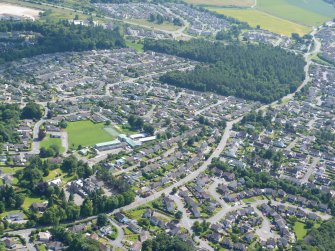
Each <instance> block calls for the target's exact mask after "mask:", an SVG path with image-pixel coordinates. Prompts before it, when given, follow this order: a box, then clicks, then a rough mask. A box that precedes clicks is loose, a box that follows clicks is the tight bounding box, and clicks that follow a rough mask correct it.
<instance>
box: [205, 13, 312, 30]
mask: <svg viewBox="0 0 335 251" xmlns="http://www.w3.org/2000/svg"><path fill="white" fill-rule="evenodd" d="M208 9H209V10H210V11H214V12H217V13H220V14H224V15H226V16H230V17H234V18H236V19H238V20H240V21H244V22H247V23H249V25H250V26H252V27H256V26H257V25H260V27H261V28H262V29H265V30H269V31H272V32H274V33H278V34H282V35H286V36H291V34H292V33H298V34H299V35H304V34H307V33H309V32H311V30H312V28H311V27H307V26H304V25H301V24H296V23H293V22H291V21H288V20H285V19H282V18H279V17H275V16H272V15H270V14H267V13H265V12H261V11H258V10H256V9H237V8H235V9H232V8H208Z"/></svg>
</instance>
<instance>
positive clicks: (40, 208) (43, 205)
mask: <svg viewBox="0 0 335 251" xmlns="http://www.w3.org/2000/svg"><path fill="white" fill-rule="evenodd" d="M47 207H48V202H47V201H45V202H34V203H33V204H31V206H30V208H31V209H32V210H34V211H37V212H40V213H43V212H44V211H45V210H46V209H47Z"/></svg>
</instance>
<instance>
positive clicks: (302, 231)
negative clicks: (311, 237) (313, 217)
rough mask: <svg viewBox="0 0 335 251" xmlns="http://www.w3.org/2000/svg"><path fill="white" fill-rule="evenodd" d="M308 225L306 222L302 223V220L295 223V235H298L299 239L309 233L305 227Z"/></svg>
mask: <svg viewBox="0 0 335 251" xmlns="http://www.w3.org/2000/svg"><path fill="white" fill-rule="evenodd" d="M305 227H306V224H305V223H302V222H300V221H297V222H296V223H295V224H294V227H293V229H294V233H295V235H296V236H297V239H298V240H302V239H303V238H304V237H305V236H306V234H307V229H306V228H305Z"/></svg>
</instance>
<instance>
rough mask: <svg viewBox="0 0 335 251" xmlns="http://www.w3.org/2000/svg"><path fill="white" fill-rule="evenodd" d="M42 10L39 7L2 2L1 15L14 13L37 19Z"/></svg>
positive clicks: (0, 6) (0, 5)
mask: <svg viewBox="0 0 335 251" xmlns="http://www.w3.org/2000/svg"><path fill="white" fill-rule="evenodd" d="M40 12H41V11H40V10H37V9H32V8H27V7H22V6H18V5H13V4H8V3H0V15H3V14H5V15H13V16H18V17H23V18H29V19H32V20H35V19H36V18H38V16H39V13H40Z"/></svg>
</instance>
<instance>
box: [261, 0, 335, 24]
mask: <svg viewBox="0 0 335 251" xmlns="http://www.w3.org/2000/svg"><path fill="white" fill-rule="evenodd" d="M257 9H258V10H261V11H264V12H266V13H269V14H271V15H273V16H276V17H280V18H283V19H286V20H290V21H292V22H295V23H299V24H302V25H306V26H320V25H321V24H323V23H324V22H325V21H328V20H330V19H332V18H334V17H335V8H334V7H332V6H331V5H330V4H327V3H325V2H324V1H322V0H304V1H302V0H258V1H257Z"/></svg>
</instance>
